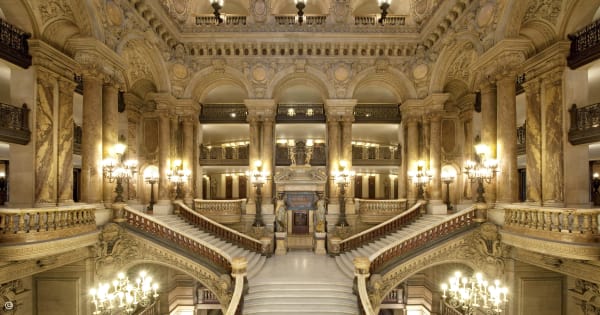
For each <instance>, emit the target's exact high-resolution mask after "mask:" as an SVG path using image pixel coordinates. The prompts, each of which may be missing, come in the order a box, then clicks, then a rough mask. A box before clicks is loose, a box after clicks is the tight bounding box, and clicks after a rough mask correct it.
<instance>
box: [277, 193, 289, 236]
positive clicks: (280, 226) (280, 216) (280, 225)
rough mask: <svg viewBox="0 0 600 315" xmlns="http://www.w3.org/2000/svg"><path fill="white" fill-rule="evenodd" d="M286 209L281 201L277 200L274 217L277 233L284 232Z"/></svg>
mask: <svg viewBox="0 0 600 315" xmlns="http://www.w3.org/2000/svg"><path fill="white" fill-rule="evenodd" d="M286 217H287V215H286V209H285V203H284V201H283V200H281V199H280V200H277V213H276V217H275V221H276V225H277V227H276V229H277V232H286V231H287V230H286V227H287V220H286Z"/></svg>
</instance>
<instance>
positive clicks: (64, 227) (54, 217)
mask: <svg viewBox="0 0 600 315" xmlns="http://www.w3.org/2000/svg"><path fill="white" fill-rule="evenodd" d="M95 213H96V207H95V206H90V205H85V206H68V207H51V208H28V209H2V210H0V243H3V244H7V243H24V242H38V241H47V240H53V239H58V238H67V237H72V236H76V235H80V234H85V233H88V232H92V231H95V230H96V216H95Z"/></svg>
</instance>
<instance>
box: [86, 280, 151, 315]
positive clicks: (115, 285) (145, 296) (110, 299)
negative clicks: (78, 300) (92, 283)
mask: <svg viewBox="0 0 600 315" xmlns="http://www.w3.org/2000/svg"><path fill="white" fill-rule="evenodd" d="M157 290H158V284H157V283H152V277H151V276H149V275H148V274H147V273H146V271H141V272H140V276H139V278H137V279H136V280H135V283H131V282H129V278H128V277H126V276H125V274H124V273H122V272H121V273H119V274H118V275H117V279H115V280H113V282H112V286H111V285H110V284H108V283H100V284H99V285H98V288H92V289H90V295H91V297H92V303H93V304H94V307H95V310H94V312H93V313H92V314H94V315H100V314H102V315H105V314H106V315H108V314H113V312H115V313H116V314H122V313H125V314H132V313H133V312H134V311H135V310H136V309H137V308H138V306H141V307H143V308H145V307H147V306H148V305H150V304H151V302H152V301H154V299H156V298H157V297H158V293H157Z"/></svg>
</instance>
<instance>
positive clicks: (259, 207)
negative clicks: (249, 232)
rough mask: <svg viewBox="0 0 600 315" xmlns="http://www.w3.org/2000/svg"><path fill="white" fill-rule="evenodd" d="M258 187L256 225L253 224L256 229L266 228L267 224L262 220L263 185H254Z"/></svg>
mask: <svg viewBox="0 0 600 315" xmlns="http://www.w3.org/2000/svg"><path fill="white" fill-rule="evenodd" d="M254 185H255V186H256V196H255V200H256V215H255V217H254V223H252V226H255V227H262V226H265V223H264V222H263V220H262V191H261V189H262V185H263V184H262V183H255V184H254Z"/></svg>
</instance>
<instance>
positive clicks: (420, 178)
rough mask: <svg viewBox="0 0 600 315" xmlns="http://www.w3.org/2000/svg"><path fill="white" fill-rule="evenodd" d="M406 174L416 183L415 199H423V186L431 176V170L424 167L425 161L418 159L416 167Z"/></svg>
mask: <svg viewBox="0 0 600 315" xmlns="http://www.w3.org/2000/svg"><path fill="white" fill-rule="evenodd" d="M408 176H409V177H410V178H411V180H412V182H413V183H415V185H417V199H420V200H421V199H425V189H424V188H423V187H424V186H425V185H426V184H427V183H429V181H430V180H431V177H432V176H433V174H432V173H431V171H430V170H428V169H426V168H425V161H423V160H418V161H417V169H416V170H412V171H409V172H408Z"/></svg>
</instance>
